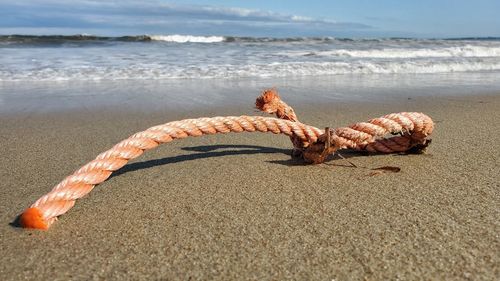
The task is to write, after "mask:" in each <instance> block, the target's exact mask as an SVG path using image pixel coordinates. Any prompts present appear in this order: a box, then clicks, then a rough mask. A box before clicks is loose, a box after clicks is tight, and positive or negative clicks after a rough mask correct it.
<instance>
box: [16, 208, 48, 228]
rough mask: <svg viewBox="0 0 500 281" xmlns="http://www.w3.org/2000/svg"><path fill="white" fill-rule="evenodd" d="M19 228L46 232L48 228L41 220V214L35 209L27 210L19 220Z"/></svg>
mask: <svg viewBox="0 0 500 281" xmlns="http://www.w3.org/2000/svg"><path fill="white" fill-rule="evenodd" d="M19 222H20V223H21V226H22V227H24V228H35V229H43V230H46V229H48V228H49V225H48V224H47V222H46V221H45V220H44V219H43V216H42V213H41V212H40V210H39V209H37V208H28V209H26V210H25V211H24V213H23V214H22V215H21V217H20V218H19Z"/></svg>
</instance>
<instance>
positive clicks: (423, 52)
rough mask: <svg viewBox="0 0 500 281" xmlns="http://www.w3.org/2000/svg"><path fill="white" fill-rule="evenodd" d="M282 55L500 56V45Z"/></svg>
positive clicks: (298, 52)
mask: <svg viewBox="0 0 500 281" xmlns="http://www.w3.org/2000/svg"><path fill="white" fill-rule="evenodd" d="M280 54H281V55H284V56H293V57H301V56H320V57H338V58H341V57H345V58H379V59H382V58H390V59H396V58H402V59H403V58H407V59H409V58H451V57H456V58H461V57H462V58H470V57H500V47H486V46H473V45H465V46H460V47H447V48H420V49H416V48H387V49H370V50H348V49H338V50H327V51H289V52H281V53H280Z"/></svg>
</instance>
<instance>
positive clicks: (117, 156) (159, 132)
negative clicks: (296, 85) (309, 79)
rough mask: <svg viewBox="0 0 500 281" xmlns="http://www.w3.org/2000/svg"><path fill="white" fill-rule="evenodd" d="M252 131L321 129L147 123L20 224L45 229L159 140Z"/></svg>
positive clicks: (311, 135)
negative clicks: (144, 128) (144, 127)
mask: <svg viewBox="0 0 500 281" xmlns="http://www.w3.org/2000/svg"><path fill="white" fill-rule="evenodd" d="M255 131H258V132H272V133H275V134H285V135H288V136H295V137H297V138H298V139H300V140H302V141H305V142H311V143H313V142H315V141H316V140H317V138H318V136H320V135H321V134H323V131H322V130H320V129H318V128H315V127H312V126H308V125H304V124H302V123H299V122H292V121H288V120H282V119H276V118H269V117H261V116H239V117H233V116H228V117H213V118H198V119H186V120H182V121H174V122H170V123H166V124H163V125H159V126H155V127H151V128H149V129H147V130H145V131H143V132H139V133H137V134H135V135H133V136H131V137H129V138H128V139H125V140H123V141H121V142H119V143H118V144H117V145H115V146H114V147H113V148H111V149H109V150H108V151H105V152H103V153H101V154H99V155H98V156H97V157H96V159H94V160H93V161H91V162H89V163H88V164H86V165H85V166H83V167H81V168H80V169H79V170H77V171H76V172H75V173H74V174H72V175H70V176H68V177H67V178H65V179H64V180H63V181H62V182H60V183H59V184H58V185H56V186H55V187H54V188H53V189H52V190H51V191H50V192H49V193H47V194H45V195H44V196H42V197H41V198H40V199H38V200H37V201H36V202H35V203H33V205H31V207H30V208H28V209H26V210H25V211H24V213H23V214H22V215H21V217H20V223H21V225H22V226H23V227H28V228H38V229H48V228H49V227H50V225H52V224H53V223H54V221H55V220H56V219H57V217H58V216H60V215H62V214H64V213H66V212H67V211H68V210H69V209H71V208H72V207H73V205H74V204H75V200H76V199H79V198H82V197H83V196H85V195H86V194H87V193H89V192H90V191H92V189H93V188H94V186H95V185H97V184H100V183H102V182H103V181H105V180H106V179H107V178H109V176H110V175H111V173H112V172H114V171H116V170H118V169H120V168H121V167H123V166H124V165H125V164H127V162H128V161H129V160H131V159H134V158H136V157H139V156H140V155H141V154H142V153H143V152H144V150H148V149H152V148H155V147H157V146H158V145H159V144H161V143H167V142H171V141H172V140H174V139H181V138H186V137H188V136H193V137H197V136H202V135H210V134H217V133H229V132H235V133H239V132H255Z"/></svg>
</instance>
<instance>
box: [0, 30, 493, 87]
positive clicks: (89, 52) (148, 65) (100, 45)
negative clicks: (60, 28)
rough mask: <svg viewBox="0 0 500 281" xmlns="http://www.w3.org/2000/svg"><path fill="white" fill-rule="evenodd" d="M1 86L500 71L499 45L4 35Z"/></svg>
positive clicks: (488, 41)
mask: <svg viewBox="0 0 500 281" xmlns="http://www.w3.org/2000/svg"><path fill="white" fill-rule="evenodd" d="M0 52H1V54H2V55H1V57H0V81H20V80H30V81H31V80H37V81H59V80H123V79H192V78H202V79H211V78H248V77H257V78H258V77H294V76H313V75H314V76H316V75H338V74H398V73H401V74H420V73H451V72H495V71H500V38H490V39H481V38H479V39H474V38H469V39H456V40H440V39H337V38H330V37H325V38H249V37H221V36H208V37H203V36H180V35H170V36H146V35H144V36H125V37H95V36H85V35H80V36H45V37H43V36H33V37H29V36H2V37H0Z"/></svg>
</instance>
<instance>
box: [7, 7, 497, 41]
mask: <svg viewBox="0 0 500 281" xmlns="http://www.w3.org/2000/svg"><path fill="white" fill-rule="evenodd" d="M499 12H500V1H498V0H474V1H473V0H470V1H465V0H454V1H453V0H415V1H410V0H379V1H374V0H373V1H370V0H351V1H348V0H345V1H334V0H332V1H317V0H302V1H295V0H289V1H285V0H275V1H272V0H267V1H266V0H254V1H250V0H247V1H242V0H236V1H221V0H200V1H189V0H188V1H163V0H143V1H131V0H121V1H119V0H101V1H98V0H15V1H10V0H8V1H7V0H0V34H80V33H87V34H95V35H133V34H191V35H233V36H273V37H290V36H337V37H469V36H478V37H479V36H500V16H498V14H499Z"/></svg>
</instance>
